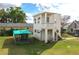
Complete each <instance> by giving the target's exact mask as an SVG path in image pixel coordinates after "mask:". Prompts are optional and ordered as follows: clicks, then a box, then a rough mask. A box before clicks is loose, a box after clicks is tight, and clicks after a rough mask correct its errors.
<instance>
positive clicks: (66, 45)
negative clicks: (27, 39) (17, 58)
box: [0, 34, 79, 55]
mask: <svg viewBox="0 0 79 59" xmlns="http://www.w3.org/2000/svg"><path fill="white" fill-rule="evenodd" d="M63 38H64V39H63V40H60V41H58V42H53V43H48V44H45V43H44V42H41V41H39V40H36V39H32V40H33V41H32V42H31V43H27V44H22V45H21V44H20V45H16V44H14V42H13V39H12V38H11V37H0V54H1V55H4V54H6V55H39V54H41V55H52V54H79V40H77V38H76V37H73V36H72V37H71V36H70V35H68V34H65V35H63ZM67 38H71V39H69V40H68V39H67Z"/></svg>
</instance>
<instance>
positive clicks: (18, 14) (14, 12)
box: [0, 7, 26, 23]
mask: <svg viewBox="0 0 79 59" xmlns="http://www.w3.org/2000/svg"><path fill="white" fill-rule="evenodd" d="M0 16H1V19H2V20H3V21H4V20H5V19H6V21H8V20H7V19H10V20H9V21H10V22H13V23H23V22H25V19H26V15H25V13H24V12H23V11H22V9H21V8H20V7H10V8H7V9H6V10H4V9H1V10H0Z"/></svg>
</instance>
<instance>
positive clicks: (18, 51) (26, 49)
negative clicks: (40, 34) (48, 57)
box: [2, 38, 57, 55]
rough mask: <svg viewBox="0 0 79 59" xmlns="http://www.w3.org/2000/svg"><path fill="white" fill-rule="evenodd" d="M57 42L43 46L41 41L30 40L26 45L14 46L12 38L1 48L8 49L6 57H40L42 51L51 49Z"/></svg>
mask: <svg viewBox="0 0 79 59" xmlns="http://www.w3.org/2000/svg"><path fill="white" fill-rule="evenodd" d="M56 43H57V42H50V43H47V44H45V43H44V42H42V41H39V40H36V39H32V42H30V43H26V44H15V43H14V40H13V38H8V39H6V40H5V41H4V44H3V47H2V48H8V55H40V54H41V53H42V52H43V51H45V50H47V49H49V48H52V47H53V46H54V45H55V44H56Z"/></svg>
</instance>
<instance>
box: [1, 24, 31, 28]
mask: <svg viewBox="0 0 79 59" xmlns="http://www.w3.org/2000/svg"><path fill="white" fill-rule="evenodd" d="M21 26H22V27H26V26H27V27H29V26H32V24H27V23H0V27H21Z"/></svg>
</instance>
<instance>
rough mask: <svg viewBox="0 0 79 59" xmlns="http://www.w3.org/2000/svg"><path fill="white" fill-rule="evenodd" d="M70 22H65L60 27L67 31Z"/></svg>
mask: <svg viewBox="0 0 79 59" xmlns="http://www.w3.org/2000/svg"><path fill="white" fill-rule="evenodd" d="M70 24H71V23H66V24H64V25H63V26H62V29H63V31H64V32H68V27H69V25H70Z"/></svg>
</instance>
